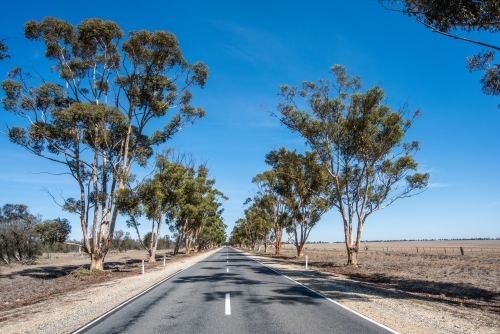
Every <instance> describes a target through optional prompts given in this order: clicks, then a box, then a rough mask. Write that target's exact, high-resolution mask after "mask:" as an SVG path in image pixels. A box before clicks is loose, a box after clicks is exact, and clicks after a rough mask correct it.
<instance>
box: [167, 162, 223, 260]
mask: <svg viewBox="0 0 500 334" xmlns="http://www.w3.org/2000/svg"><path fill="white" fill-rule="evenodd" d="M208 174H209V169H208V168H207V167H206V166H205V165H204V164H201V165H199V166H198V167H197V168H196V169H195V168H193V167H191V168H189V169H188V171H187V174H186V179H185V181H184V182H183V184H182V186H181V188H180V196H179V199H178V201H177V210H176V213H175V215H174V216H173V217H172V218H173V219H171V220H170V221H169V224H170V230H171V231H172V232H176V233H177V240H176V243H175V248H174V254H177V253H178V252H179V250H180V247H181V243H182V242H184V246H185V249H186V254H189V253H190V251H191V247H192V246H196V249H198V245H197V243H198V241H197V239H198V238H199V237H200V233H201V232H202V231H203V228H204V227H205V226H207V225H206V224H207V222H209V221H210V220H212V219H216V220H218V219H221V217H220V214H221V213H222V211H221V209H220V208H219V207H220V206H221V202H222V201H223V200H226V199H227V197H226V196H224V194H223V193H222V192H220V191H219V190H217V189H215V188H214V185H215V180H214V179H210V178H209V175H208Z"/></svg>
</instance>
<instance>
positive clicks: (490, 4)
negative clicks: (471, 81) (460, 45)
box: [379, 0, 500, 95]
mask: <svg viewBox="0 0 500 334" xmlns="http://www.w3.org/2000/svg"><path fill="white" fill-rule="evenodd" d="M379 2H380V3H382V5H383V6H384V7H386V6H385V4H386V3H387V4H388V5H390V6H389V7H386V8H387V9H390V10H393V11H396V12H401V13H403V14H405V15H408V16H410V17H414V18H415V20H416V21H417V22H418V23H420V24H422V25H424V26H425V27H427V28H428V29H430V30H431V31H433V32H436V33H439V34H442V35H445V36H448V37H451V38H454V39H459V40H463V41H466V42H470V43H474V44H477V45H480V46H482V47H486V48H488V49H490V50H495V51H499V50H500V46H498V45H494V44H491V43H490V41H489V40H491V39H484V40H482V41H481V40H476V39H472V38H471V37H470V36H469V33H470V32H473V31H478V32H484V33H490V34H493V33H497V32H500V1H498V0H461V1H447V0H402V1H397V0H379ZM460 32H464V33H465V34H463V35H462V36H461V35H460ZM481 37H484V34H482V35H481ZM494 58H495V52H494V51H483V52H480V53H478V54H476V55H474V56H472V57H468V58H467V66H468V67H469V70H470V71H474V70H482V71H484V75H483V77H482V79H481V83H482V84H483V92H484V93H485V94H490V95H500V84H499V82H500V65H499V64H493V63H492V61H493V60H494Z"/></svg>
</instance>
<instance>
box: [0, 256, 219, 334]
mask: <svg viewBox="0 0 500 334" xmlns="http://www.w3.org/2000/svg"><path fill="white" fill-rule="evenodd" d="M217 250H218V249H215V250H211V251H208V252H203V253H200V254H199V255H196V256H191V257H189V258H184V259H182V260H181V261H179V262H172V263H169V264H168V266H167V267H155V268H153V269H151V270H149V271H146V273H145V274H144V275H137V276H132V277H126V278H121V279H116V280H112V281H108V282H106V283H104V284H99V285H95V286H92V287H90V288H88V289H85V290H81V291H76V292H71V293H68V294H66V295H62V296H57V297H54V298H51V299H49V300H46V301H43V302H40V303H37V304H34V305H29V306H25V307H20V308H15V309H12V310H9V311H5V312H1V314H0V316H1V318H2V319H4V320H3V321H2V322H1V323H0V324H1V326H0V327H1V330H0V332H1V333H2V334H18V333H37V334H38V333H41V334H52V333H54V334H55V333H71V332H73V331H74V330H76V329H78V328H80V327H82V326H83V325H85V324H87V323H89V322H90V321H92V320H93V319H95V318H97V317H99V316H101V315H102V314H104V313H106V312H107V311H109V310H111V309H112V308H114V307H116V306H117V305H119V304H121V303H123V302H124V301H126V300H128V299H130V298H132V297H133V296H135V295H137V294H139V293H141V292H142V291H144V290H146V289H148V288H149V287H151V286H153V285H154V284H156V283H157V282H159V281H161V280H162V279H164V278H165V277H167V276H169V275H171V274H173V273H175V272H177V271H179V270H181V269H185V268H187V267H189V266H190V265H193V264H194V263H196V262H199V261H201V260H203V259H205V258H206V257H208V256H210V255H212V254H213V253H215V252H216V251H217Z"/></svg>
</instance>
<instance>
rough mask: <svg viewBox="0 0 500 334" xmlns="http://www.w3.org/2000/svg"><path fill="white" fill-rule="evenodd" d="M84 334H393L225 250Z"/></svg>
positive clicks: (231, 251)
mask: <svg viewBox="0 0 500 334" xmlns="http://www.w3.org/2000/svg"><path fill="white" fill-rule="evenodd" d="M78 333H99V334H102V333H211V334H213V333H343V334H349V333H353V334H354V333H356V334H359V333H390V331H388V330H387V329H384V328H383V327H381V326H379V325H377V324H375V323H372V322H370V321H368V320H366V319H364V318H362V317H360V316H358V315H356V314H354V313H352V312H350V311H348V310H346V309H344V308H342V307H340V306H338V305H336V304H334V303H332V302H331V301H329V300H327V299H325V298H324V297H322V296H320V295H319V294H316V293H314V292H312V291H310V290H308V289H306V288H305V287H303V286H301V285H298V284H297V283H295V282H293V281H291V280H289V279H287V278H285V277H284V276H281V275H279V274H278V273H276V272H274V271H273V270H271V269H269V268H267V267H265V266H264V265H262V264H260V263H259V262H256V261H254V260H252V259H251V258H249V257H248V256H245V255H244V254H242V253H240V252H238V251H236V250H234V249H232V248H229V247H223V248H221V250H219V251H217V252H215V253H214V254H213V255H211V256H209V257H207V258H206V259H204V260H203V261H201V262H198V263H197V264H195V265H193V266H191V267H189V268H187V269H186V270H184V271H182V272H180V273H178V274H177V275H175V276H173V277H172V278H170V279H169V280H167V281H165V282H164V283H162V284H160V285H158V286H157V287H155V288H154V289H152V290H150V291H148V292H147V293H145V294H143V295H142V296H140V297H139V298H137V299H135V300H133V301H132V302H130V303H128V304H126V305H124V306H123V307H121V308H119V309H117V310H116V311H115V312H112V313H111V314H109V315H108V316H106V317H104V318H103V319H100V320H98V321H96V322H95V323H93V324H91V325H90V326H88V327H86V328H85V329H84V330H82V331H80V332H78Z"/></svg>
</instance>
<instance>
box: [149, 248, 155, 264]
mask: <svg viewBox="0 0 500 334" xmlns="http://www.w3.org/2000/svg"><path fill="white" fill-rule="evenodd" d="M148 262H156V252H155V250H154V249H153V250H151V251H150V252H149V260H148Z"/></svg>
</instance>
